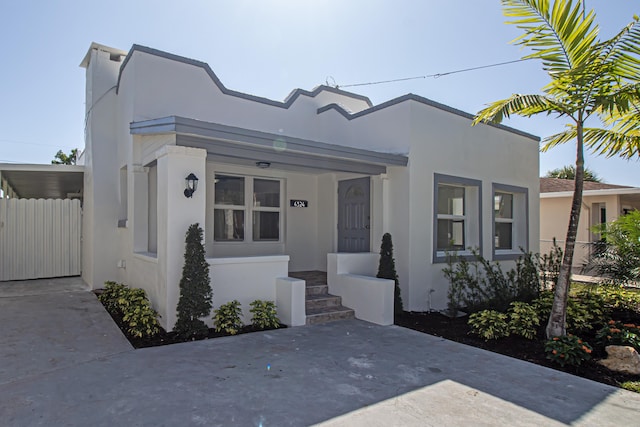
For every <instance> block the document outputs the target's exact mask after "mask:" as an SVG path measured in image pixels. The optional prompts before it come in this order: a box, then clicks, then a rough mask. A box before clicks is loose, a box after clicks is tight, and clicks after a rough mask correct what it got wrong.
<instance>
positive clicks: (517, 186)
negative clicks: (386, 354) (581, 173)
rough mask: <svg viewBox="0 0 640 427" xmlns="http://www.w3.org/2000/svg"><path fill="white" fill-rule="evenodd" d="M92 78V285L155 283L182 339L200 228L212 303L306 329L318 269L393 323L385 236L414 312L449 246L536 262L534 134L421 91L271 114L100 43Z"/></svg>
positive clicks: (149, 52) (212, 82)
mask: <svg viewBox="0 0 640 427" xmlns="http://www.w3.org/2000/svg"><path fill="white" fill-rule="evenodd" d="M81 66H82V67H84V68H86V121H85V122H86V134H85V151H84V153H83V155H82V157H81V159H80V161H81V162H82V164H83V165H84V189H83V191H84V194H83V196H84V197H83V229H82V233H83V237H82V277H83V278H84V280H85V281H86V282H87V283H88V284H90V285H91V286H92V287H93V288H100V287H102V286H103V284H104V282H105V281H106V280H115V281H120V282H124V283H127V284H129V285H131V286H135V287H141V288H144V289H145V290H146V291H147V293H148V295H149V297H150V299H151V301H152V303H153V305H154V307H155V308H156V309H157V310H158V311H159V313H160V314H161V316H162V318H161V322H162V324H163V326H165V327H166V328H168V329H171V328H172V327H173V325H174V323H175V320H176V304H177V301H178V297H179V288H178V283H179V281H180V276H181V271H182V265H183V256H184V238H185V233H186V230H187V228H188V226H189V225H190V224H193V223H196V222H197V223H199V224H200V225H201V226H202V227H203V229H204V245H205V249H206V254H207V261H208V263H209V265H210V267H211V282H212V287H213V292H214V298H213V301H214V307H217V306H219V305H220V304H223V303H226V302H228V301H230V300H232V299H238V300H239V301H240V302H241V303H242V306H243V307H244V309H245V310H247V309H248V308H249V302H250V301H252V300H254V299H269V300H275V301H276V303H277V305H278V310H279V314H280V316H281V318H282V319H283V320H284V322H285V323H288V324H291V325H299V324H304V323H305V313H306V310H305V283H304V281H303V280H299V279H295V278H294V277H292V276H295V275H296V274H295V273H296V272H304V271H321V272H326V273H327V276H328V285H329V292H330V293H331V294H335V295H338V296H341V297H342V303H343V304H344V305H345V306H349V307H351V308H353V309H354V310H355V316H356V317H358V318H360V319H363V320H368V321H371V322H376V323H380V324H390V323H392V322H393V282H392V281H389V280H382V279H376V278H375V277H373V276H375V273H376V271H377V266H378V259H379V255H378V252H379V248H380V242H381V238H382V235H383V234H384V233H385V232H389V233H391V234H392V236H393V242H394V252H395V253H394V255H395V261H396V268H397V272H398V275H399V280H400V287H401V290H402V297H403V301H404V306H405V309H406V310H414V311H423V310H429V309H444V308H446V305H447V289H448V285H449V284H448V282H447V280H446V279H445V277H444V276H443V274H442V269H443V267H445V266H446V264H445V251H446V250H458V251H459V253H460V254H461V255H463V256H465V255H469V254H470V253H469V251H468V248H470V247H476V248H478V250H479V251H480V253H481V254H482V255H483V256H484V257H486V258H488V259H490V260H497V261H501V262H505V263H507V264H509V265H507V266H506V267H509V266H510V265H513V262H514V261H513V260H515V259H516V258H517V257H518V256H519V254H520V249H519V248H520V247H522V248H525V249H526V250H530V251H534V252H537V251H538V244H539V241H540V239H539V235H538V232H539V218H538V215H539V212H540V209H539V200H540V198H539V193H538V145H539V138H537V137H535V136H532V135H529V134H527V133H524V132H521V131H518V130H515V129H512V128H509V127H506V126H502V125H488V124H481V125H478V126H471V124H472V121H473V115H471V114H468V113H465V112H462V111H459V110H456V109H454V108H451V107H448V106H446V105H443V104H440V103H437V102H434V101H431V100H429V99H426V98H423V97H420V96H417V95H412V94H409V95H405V96H401V97H399V98H396V99H393V100H390V101H387V102H384V103H382V104H380V105H373V104H372V103H371V101H370V100H369V99H368V98H367V97H365V96H362V95H358V94H355V93H351V92H346V91H343V90H339V89H336V88H333V87H328V86H319V87H316V88H315V89H313V90H311V91H307V90H301V89H296V90H294V91H293V92H291V94H290V95H289V96H288V97H287V98H286V99H285V100H284V101H283V102H280V101H273V100H270V99H265V98H261V97H258V96H254V95H248V94H244V93H240V92H236V91H233V90H230V89H228V88H226V87H225V86H224V85H223V83H222V82H221V81H220V80H219V79H218V77H217V76H216V75H215V73H214V72H213V71H212V70H211V68H210V67H209V66H208V65H207V64H205V63H203V62H200V61H196V60H193V59H188V58H184V57H181V56H177V55H174V54H170V53H167V52H161V51H158V50H155V49H151V48H148V47H144V46H138V45H134V46H133V47H132V48H131V49H130V50H129V51H128V52H127V51H122V50H118V49H114V48H111V47H107V46H103V45H99V44H96V43H93V44H92V45H91V47H90V48H89V51H88V52H87V54H86V56H85V58H84V59H83V61H82V64H81ZM0 166H1V165H0ZM0 170H1V168H0ZM188 177H191V178H197V188H195V191H193V192H191V191H186V192H185V190H186V189H187V188H186V187H187V186H188V185H193V181H192V182H191V183H188V182H187V181H186V180H185V178H188ZM9 184H11V183H9ZM14 190H15V191H16V193H18V194H19V192H20V189H19V188H14ZM185 196H187V197H185ZM245 314H246V313H245Z"/></svg>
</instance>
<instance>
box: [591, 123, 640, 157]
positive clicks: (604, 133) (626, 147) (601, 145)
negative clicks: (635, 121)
mask: <svg viewBox="0 0 640 427" xmlns="http://www.w3.org/2000/svg"><path fill="white" fill-rule="evenodd" d="M584 145H585V146H587V147H589V149H591V151H593V152H594V153H596V154H600V155H604V156H606V157H613V156H620V157H622V158H623V159H633V158H634V157H638V158H640V129H637V130H636V131H629V132H620V131H618V130H616V129H597V128H587V129H585V130H584Z"/></svg>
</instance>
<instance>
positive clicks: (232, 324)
mask: <svg viewBox="0 0 640 427" xmlns="http://www.w3.org/2000/svg"><path fill="white" fill-rule="evenodd" d="M241 315H242V310H241V309H240V302H238V300H233V301H229V302H228V303H226V304H222V305H221V306H220V308H218V309H217V310H214V316H213V324H214V325H215V328H216V332H222V331H224V332H226V333H228V334H230V335H235V334H237V333H238V332H240V329H242V327H243V326H244V324H243V323H242V320H241V319H240V316H241Z"/></svg>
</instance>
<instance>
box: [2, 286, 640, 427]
mask: <svg viewBox="0 0 640 427" xmlns="http://www.w3.org/2000/svg"><path fill="white" fill-rule="evenodd" d="M28 285H29V283H26V284H22V285H20V286H23V287H24V286H26V288H25V289H26V290H25V291H24V292H23V293H24V294H25V295H24V296H19V294H20V292H16V289H17V288H18V287H19V286H18V285H10V286H6V285H5V284H3V283H0V322H2V330H3V333H2V335H1V336H0V420H1V421H0V424H2V425H7V426H53V425H55V426H58V425H65V426H86V425H92V426H113V425H127V426H146V425H149V426H187V425H196V426H197V425H205V426H229V425H240V426H288V425H291V426H304V425H312V424H320V425H325V426H342V425H348V426H385V427H386V426H393V425H398V426H407V425H415V426H457V425H460V426H469V425H474V426H495V425H508V426H540V425H545V426H554V425H581V426H621V425H638V414H640V395H638V394H635V393H631V392H627V391H624V390H620V389H616V388H614V387H609V386H606V385H602V384H599V383H595V382H592V381H588V380H585V379H582V378H579V377H575V376H572V375H568V374H565V373H562V372H558V371H554V370H551V369H548V368H544V367H540V366H536V365H533V364H529V363H526V362H522V361H519V360H516V359H512V358H509V357H505V356H501V355H498V354H494V353H490V352H486V351H483V350H480V349H476V348H473V347H468V346H465V345H462V344H458V343H454V342H451V341H447V340H443V339H440V338H437V337H433V336H429V335H425V334H421V333H418V332H415V331H411V330H408V329H404V328H400V327H395V326H391V327H381V326H376V325H372V324H369V323H366V322H362V321H358V320H352V321H342V322H336V323H330V324H324V325H315V326H305V327H299V328H290V329H283V330H279V331H270V332H263V333H256V334H248V335H241V336H237V337H229V338H221V339H215V340H207V341H198V342H192V343H185V344H177V345H172V346H165V347H156V348H149V349H142V350H133V349H132V348H131V347H130V346H129V344H128V342H127V341H126V340H125V339H124V338H123V337H122V336H121V335H120V333H119V331H118V329H117V328H116V327H115V325H113V323H112V322H111V320H110V318H109V316H108V314H107V313H106V312H105V311H104V310H103V309H102V306H101V305H100V304H99V302H98V301H97V300H96V299H95V297H94V296H93V294H91V293H90V292H88V291H86V290H78V289H77V283H76V285H74V286H69V287H68V288H65V283H64V281H63V282H58V281H56V283H55V284H54V285H55V286H52V287H51V288H50V291H47V288H46V286H44V290H41V291H38V292H35V291H34V289H35V288H33V287H32V288H29V286H28ZM12 286H13V288H12ZM10 288H12V290H11V291H9V289H10ZM3 289H4V290H3ZM81 289H82V287H81Z"/></svg>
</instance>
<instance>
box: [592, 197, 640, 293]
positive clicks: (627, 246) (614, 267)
mask: <svg viewBox="0 0 640 427" xmlns="http://www.w3.org/2000/svg"><path fill="white" fill-rule="evenodd" d="M593 231H594V232H596V233H599V234H600V235H601V236H602V241H601V243H600V244H599V245H597V246H596V252H595V254H594V257H593V258H592V260H591V265H590V267H592V268H595V270H596V271H597V272H598V274H599V275H601V276H605V277H610V278H611V279H612V280H613V281H614V282H616V283H627V282H630V281H637V280H640V211H637V210H635V211H631V212H629V213H628V214H626V215H622V216H621V217H619V218H618V219H616V220H615V221H613V222H611V223H608V224H600V225H597V226H595V227H593Z"/></svg>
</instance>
